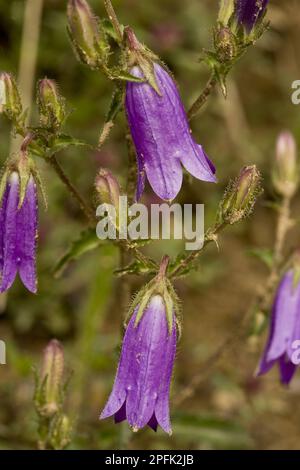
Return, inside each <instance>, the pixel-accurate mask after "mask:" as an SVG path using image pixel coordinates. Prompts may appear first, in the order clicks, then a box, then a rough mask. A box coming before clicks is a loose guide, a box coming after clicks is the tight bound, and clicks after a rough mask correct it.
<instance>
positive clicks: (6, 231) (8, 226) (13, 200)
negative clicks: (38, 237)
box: [0, 172, 19, 292]
mask: <svg viewBox="0 0 300 470" xmlns="http://www.w3.org/2000/svg"><path fill="white" fill-rule="evenodd" d="M18 203H19V176H18V174H17V173H16V172H13V173H12V174H11V175H10V177H9V181H8V195H7V203H6V208H5V215H4V223H3V270H2V280H1V287H0V291H1V292H4V291H6V290H7V289H9V288H10V287H11V285H12V283H13V282H14V280H15V277H16V274H17V268H18V266H17V265H18V259H17V250H16V243H17V212H18Z"/></svg>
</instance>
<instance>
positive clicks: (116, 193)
mask: <svg viewBox="0 0 300 470" xmlns="http://www.w3.org/2000/svg"><path fill="white" fill-rule="evenodd" d="M95 186H96V191H97V193H98V195H99V199H100V201H101V203H102V204H111V205H113V206H114V207H115V208H116V209H117V208H118V207H119V197H120V193H121V190H120V186H119V183H118V180H117V178H116V177H115V176H114V175H113V174H112V173H111V172H110V171H109V170H106V169H105V168H101V170H100V171H99V173H98V175H97V177H96V180H95Z"/></svg>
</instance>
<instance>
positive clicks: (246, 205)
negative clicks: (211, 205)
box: [219, 165, 262, 224]
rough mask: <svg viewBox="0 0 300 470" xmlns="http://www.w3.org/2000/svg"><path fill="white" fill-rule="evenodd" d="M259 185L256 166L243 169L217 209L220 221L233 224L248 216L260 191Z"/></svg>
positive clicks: (258, 174) (259, 180)
mask: <svg viewBox="0 0 300 470" xmlns="http://www.w3.org/2000/svg"><path fill="white" fill-rule="evenodd" d="M260 183H261V175H260V173H259V171H258V170H257V168H256V166H255V165H251V166H246V167H244V168H243V169H242V170H241V172H240V174H239V176H238V177H237V178H236V179H235V180H234V181H232V182H231V183H230V184H229V186H228V188H227V189H226V192H225V195H224V198H223V200H222V202H221V204H220V209H219V216H220V218H221V220H223V221H224V222H226V223H229V224H234V223H236V222H238V221H239V220H241V219H242V218H243V217H246V216H247V215H249V214H250V213H251V211H252V209H253V207H254V204H255V201H256V198H257V197H258V196H259V194H260V193H261V191H262V188H261V184H260Z"/></svg>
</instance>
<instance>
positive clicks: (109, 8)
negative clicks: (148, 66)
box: [104, 0, 123, 44]
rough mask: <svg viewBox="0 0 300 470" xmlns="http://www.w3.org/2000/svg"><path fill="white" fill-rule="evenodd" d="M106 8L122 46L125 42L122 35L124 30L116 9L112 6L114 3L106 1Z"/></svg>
mask: <svg viewBox="0 0 300 470" xmlns="http://www.w3.org/2000/svg"><path fill="white" fill-rule="evenodd" d="M104 7H105V9H106V12H107V14H108V17H109V19H110V21H111V23H112V25H113V28H114V30H115V33H116V35H117V38H118V42H119V44H122V42H123V33H122V28H121V25H120V23H119V20H118V18H117V15H116V12H115V10H114V7H113V6H112V3H111V1H110V0H104Z"/></svg>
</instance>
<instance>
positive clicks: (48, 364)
mask: <svg viewBox="0 0 300 470" xmlns="http://www.w3.org/2000/svg"><path fill="white" fill-rule="evenodd" d="M63 373H64V352H63V347H62V345H61V343H60V342H59V341H57V340H56V339H53V340H52V341H50V343H49V344H48V345H47V347H46V348H45V350H44V356H43V363H42V370H41V386H42V387H44V389H43V391H42V403H41V405H42V407H43V412H44V414H47V415H48V416H50V415H52V414H54V413H56V411H57V410H58V408H59V404H60V401H61V391H62V385H63V384H62V381H63Z"/></svg>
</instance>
